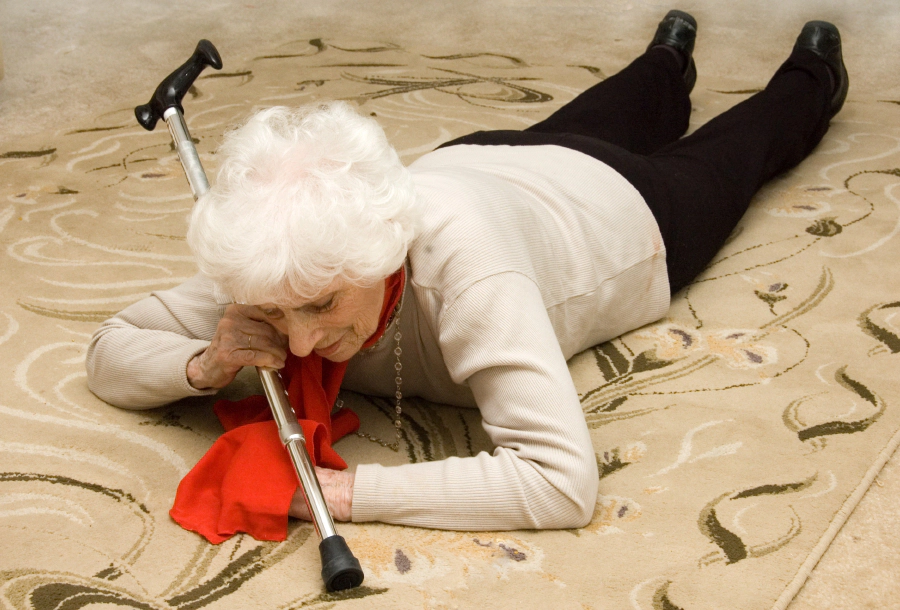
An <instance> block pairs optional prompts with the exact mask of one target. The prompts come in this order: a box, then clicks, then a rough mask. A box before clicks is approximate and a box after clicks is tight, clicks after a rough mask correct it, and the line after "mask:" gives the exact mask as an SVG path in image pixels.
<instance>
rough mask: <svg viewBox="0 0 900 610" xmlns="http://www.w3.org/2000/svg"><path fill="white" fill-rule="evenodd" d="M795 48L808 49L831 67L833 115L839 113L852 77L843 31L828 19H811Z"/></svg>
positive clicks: (801, 32) (798, 37) (804, 27)
mask: <svg viewBox="0 0 900 610" xmlns="http://www.w3.org/2000/svg"><path fill="white" fill-rule="evenodd" d="M794 49H795V50H796V49H806V50H807V51H812V52H813V53H815V54H816V55H817V56H819V57H821V58H822V61H824V62H825V63H826V64H827V65H828V67H829V68H830V69H831V76H832V79H833V82H834V92H833V93H832V95H831V116H834V115H836V114H837V113H838V111H839V110H840V109H841V107H842V106H843V105H844V100H846V99H847V89H849V88H850V77H849V75H848V74H847V67H846V66H845V65H844V56H843V54H842V53H841V33H840V32H838V29H837V27H835V26H834V24H831V23H828V22H827V21H810V22H808V23H807V24H806V25H804V26H803V29H802V30H801V31H800V35H799V36H797V42H796V43H794Z"/></svg>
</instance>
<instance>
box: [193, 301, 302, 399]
mask: <svg viewBox="0 0 900 610" xmlns="http://www.w3.org/2000/svg"><path fill="white" fill-rule="evenodd" d="M260 318H261V319H262V320H261V319H260ZM264 319H265V314H263V313H262V311H261V310H260V309H259V308H258V307H253V306H249V305H229V306H228V307H226V308H225V314H224V315H223V316H222V319H221V320H219V324H218V326H217V327H216V333H215V335H213V338H212V340H211V341H210V344H209V347H207V348H206V351H204V352H203V353H201V354H199V355H198V356H197V357H195V358H194V359H192V360H191V362H189V363H188V367H187V376H188V382H189V383H190V384H191V385H192V386H194V387H195V388H198V389H202V388H224V387H225V386H226V385H228V384H229V383H231V381H232V380H233V379H234V377H235V375H237V373H238V371H240V370H241V369H242V368H244V367H245V366H261V367H267V368H273V369H280V368H283V367H284V363H285V360H286V359H287V353H288V338H287V336H285V335H283V334H281V333H280V332H278V330H277V329H276V328H274V327H273V326H272V325H271V324H268V323H267V322H265V321H263V320H264Z"/></svg>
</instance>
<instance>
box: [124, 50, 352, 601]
mask: <svg viewBox="0 0 900 610" xmlns="http://www.w3.org/2000/svg"><path fill="white" fill-rule="evenodd" d="M206 66H212V67H213V68H215V69H216V70H219V69H221V68H222V58H221V57H219V52H218V51H217V50H216V47H215V46H213V43H211V42H210V41H208V40H201V41H200V42H199V43H197V48H196V49H195V50H194V54H193V55H191V57H190V59H188V60H187V61H186V62H185V63H184V64H182V65H181V66H179V67H178V68H177V69H176V70H175V71H174V72H172V73H171V74H170V75H169V76H167V77H166V78H165V79H164V80H163V81H162V82H161V83H160V84H159V86H158V87H157V88H156V91H154V92H153V97H152V98H150V101H149V102H148V103H146V104H142V105H140V106H137V107H136V108H135V109H134V116H135V118H136V119H137V121H138V123H139V124H140V125H141V126H142V127H143V128H144V129H146V130H147V131H153V128H154V127H155V126H156V124H157V123H158V122H159V120H160V119H165V121H166V124H167V125H168V126H169V133H170V134H171V135H172V141H173V143H174V144H175V150H176V152H177V153H178V159H179V160H180V161H181V167H182V168H184V174H185V176H187V180H188V184H190V185H191V192H192V193H193V194H194V200H197V199H199V198H200V197H202V196H203V195H205V194H206V193H207V191H209V181H208V180H207V179H206V172H204V171H203V165H201V163H200V157H199V156H198V155H197V149H196V148H194V142H193V140H191V134H190V133H189V132H188V128H187V125H186V124H185V122H184V115H183V111H182V110H181V101H182V99H184V96H185V95H186V94H187V92H188V91H189V90H190V88H191V86H192V85H193V83H194V80H196V79H197V77H198V76H200V72H202V71H203V69H204V68H205V67H206ZM256 371H257V372H258V373H259V379H260V381H261V382H262V384H263V388H265V392H266V398H268V400H269V408H270V409H271V410H272V417H274V418H275V422H276V423H277V425H278V434H279V436H280V437H281V442H282V443H284V446H285V449H286V450H287V452H288V455H289V456H290V458H291V462H292V463H293V465H294V470H295V471H296V473H297V478H298V479H299V480H300V487H301V489H302V490H303V499H304V500H305V501H306V507H307V509H309V515H310V517H311V518H312V522H313V525H314V526H315V528H316V533H318V534H319V538H321V541H320V542H319V555H320V556H321V559H322V580H323V581H324V582H325V588H326V589H327V590H328V591H343V590H345V589H352V588H353V587H358V586H359V585H360V584H362V581H363V579H364V578H365V574H364V573H363V571H362V568H361V567H360V565H359V561H358V560H357V559H356V557H354V556H353V551H351V550H350V547H349V546H347V541H346V540H344V539H343V538H342V537H341V536H339V535H338V534H337V533H336V532H335V531H334V520H333V519H332V518H331V513H329V512H328V506H326V504H325V498H324V496H322V488H321V487H320V486H319V479H318V478H317V477H316V471H315V470H314V469H313V467H312V461H311V460H310V459H309V453H307V451H306V439H305V438H304V436H303V428H301V427H300V424H299V423H298V422H297V414H296V413H294V409H293V408H292V407H291V403H290V401H289V400H288V398H287V393H286V392H285V391H284V384H283V383H282V381H281V375H279V374H278V371H276V370H274V369H269V368H260V367H257V368H256Z"/></svg>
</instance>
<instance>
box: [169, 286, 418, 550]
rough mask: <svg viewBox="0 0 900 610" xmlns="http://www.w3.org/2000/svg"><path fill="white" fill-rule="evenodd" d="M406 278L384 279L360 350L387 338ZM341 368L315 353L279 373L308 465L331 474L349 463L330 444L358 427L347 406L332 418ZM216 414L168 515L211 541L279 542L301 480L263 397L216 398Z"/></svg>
mask: <svg viewBox="0 0 900 610" xmlns="http://www.w3.org/2000/svg"><path fill="white" fill-rule="evenodd" d="M404 278H405V272H404V270H403V268H401V269H400V270H399V271H397V272H396V273H394V274H393V275H391V276H390V277H389V278H387V280H386V281H385V289H384V302H383V303H382V307H381V317H380V318H379V323H378V328H377V329H376V331H375V333H374V334H373V335H372V336H371V337H369V338H368V339H367V340H366V342H365V343H364V344H363V349H365V348H367V347H371V346H372V345H374V344H375V342H376V341H378V339H380V338H381V336H382V335H383V334H384V331H385V329H386V328H387V325H388V324H389V323H390V321H391V317H392V314H393V311H394V308H395V307H396V306H397V303H398V302H399V301H400V295H401V294H402V293H403V284H404ZM346 369H347V362H331V361H330V360H325V359H323V358H322V357H320V356H319V355H318V354H316V353H315V352H312V353H310V354H309V355H308V356H306V357H303V358H298V357H297V356H294V355H293V354H288V357H287V360H286V362H285V365H284V369H282V371H281V376H282V378H283V379H284V384H285V387H286V388H287V393H288V399H289V400H290V402H291V406H292V407H294V412H295V413H296V414H297V418H298V420H299V421H300V425H301V427H302V428H303V434H304V435H305V436H306V450H307V451H308V452H309V457H310V460H311V461H312V463H313V465H319V466H322V467H324V468H332V469H335V470H344V469H345V468H347V463H346V462H344V460H343V459H341V456H339V455H338V454H337V452H336V451H335V450H334V449H333V448H332V446H331V445H332V444H333V443H335V442H336V441H338V440H339V439H341V438H342V437H344V436H345V435H346V434H349V433H351V432H355V431H356V430H357V429H358V428H359V418H358V417H357V416H356V414H355V413H354V412H353V411H351V410H350V409H347V408H343V409H341V410H339V411H338V412H337V413H335V414H334V415H333V416H332V415H331V407H332V405H333V404H334V402H335V400H337V395H338V392H339V391H340V388H341V381H342V380H343V378H344V371H346ZM214 410H215V413H216V416H217V417H218V418H219V421H220V422H222V426H223V427H224V428H225V434H223V435H222V436H220V437H219V439H218V440H216V442H215V443H213V446H212V447H210V449H209V451H207V452H206V455H204V456H203V457H202V458H201V459H200V461H199V462H197V465H196V466H194V468H193V469H191V471H190V472H189V473H188V474H187V476H185V477H184V479H182V480H181V483H180V484H179V485H178V491H177V492H176V494H175V503H174V505H173V506H172V510H170V511H169V515H171V517H172V518H173V519H174V520H175V521H176V522H177V523H178V524H179V525H180V526H181V527H183V528H185V529H188V530H191V531H194V532H197V533H198V534H200V535H201V536H203V537H204V538H206V539H207V540H209V541H210V542H212V543H213V544H219V543H220V542H223V541H224V540H227V539H228V538H230V537H231V536H233V535H234V534H236V533H238V532H246V533H248V534H250V535H251V536H253V537H254V538H256V539H257V540H284V539H285V538H286V537H287V524H288V509H289V508H290V506H291V499H292V498H293V496H294V492H295V491H296V490H297V487H298V486H299V483H298V482H297V474H296V472H295V471H294V467H293V464H292V463H291V460H290V458H289V457H288V454H287V451H286V450H285V448H284V445H282V444H281V439H280V438H279V436H278V427H277V426H276V425H275V422H274V421H273V420H272V412H271V411H270V409H269V403H268V401H267V400H266V397H265V396H251V397H250V398H246V399H244V400H241V401H238V402H232V401H229V400H220V401H219V402H217V403H216V405H215V407H214Z"/></svg>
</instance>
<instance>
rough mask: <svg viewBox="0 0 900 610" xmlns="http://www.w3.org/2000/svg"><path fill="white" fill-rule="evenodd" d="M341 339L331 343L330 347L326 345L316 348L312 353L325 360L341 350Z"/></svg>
mask: <svg viewBox="0 0 900 610" xmlns="http://www.w3.org/2000/svg"><path fill="white" fill-rule="evenodd" d="M342 339H343V337H341V338H340V339H338V340H337V341H335V342H334V343H332V344H331V345H327V346H325V347H322V348H317V349H315V350H314V351H315V352H316V353H317V354H318V355H319V356H321V357H322V358H327V357H328V356H333V355H334V354H335V353H336V352H337V351H338V350H339V349H341V340H342Z"/></svg>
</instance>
